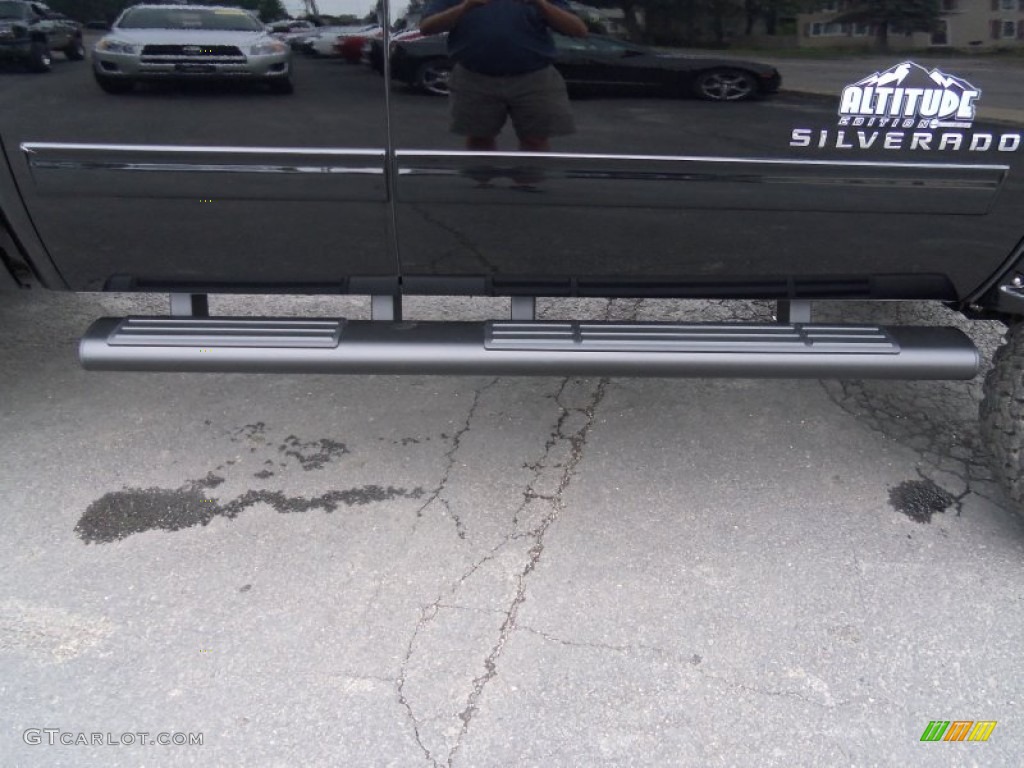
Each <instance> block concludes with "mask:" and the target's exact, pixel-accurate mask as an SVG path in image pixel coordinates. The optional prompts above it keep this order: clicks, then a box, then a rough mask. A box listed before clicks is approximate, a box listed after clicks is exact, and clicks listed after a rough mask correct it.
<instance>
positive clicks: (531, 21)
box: [423, 0, 569, 76]
mask: <svg viewBox="0 0 1024 768" xmlns="http://www.w3.org/2000/svg"><path fill="white" fill-rule="evenodd" d="M548 1H549V2H550V3H551V4H552V5H557V6H558V7H560V8H562V9H564V10H569V6H568V5H567V4H566V2H565V0H548ZM460 2H462V0H433V2H431V3H430V4H429V5H428V6H427V10H426V12H425V13H424V14H423V17H424V18H427V17H428V16H433V15H434V14H435V13H441V11H446V10H448V9H449V8H452V7H454V6H456V5H458V4H459V3H460ZM448 55H449V56H450V57H451V58H452V60H453V61H456V62H458V63H459V64H461V65H462V66H464V67H465V68H466V69H469V70H471V71H473V72H477V73H479V74H481V75H493V76H501V75H522V74H526V73H527V72H535V71H537V70H538V69H543V68H544V67H546V66H547V65H548V64H550V63H551V62H552V61H554V60H555V41H554V39H553V38H552V37H551V30H550V29H549V28H548V23H547V20H545V18H544V16H543V15H541V12H540V11H539V10H538V9H537V7H536V6H535V5H534V4H533V3H530V2H524V0H488V2H486V3H484V4H483V5H478V6H476V7H475V8H471V9H470V10H469V11H467V12H466V13H465V14H463V16H462V18H460V19H459V21H458V23H457V24H456V25H455V27H454V29H452V30H451V32H449V33H448Z"/></svg>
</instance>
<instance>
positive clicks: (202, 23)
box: [117, 8, 263, 32]
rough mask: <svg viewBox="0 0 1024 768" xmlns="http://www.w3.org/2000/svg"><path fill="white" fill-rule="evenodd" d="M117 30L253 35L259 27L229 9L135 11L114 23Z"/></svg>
mask: <svg viewBox="0 0 1024 768" xmlns="http://www.w3.org/2000/svg"><path fill="white" fill-rule="evenodd" d="M117 26H118V27H120V28H121V29H212V30H220V31H240V32H256V31H259V30H262V29H263V25H262V24H260V22H258V21H256V19H254V18H253V17H252V16H250V15H249V14H248V13H246V12H245V11H242V10H236V9H233V8H218V9H200V8H135V9H132V10H129V11H128V12H126V13H125V15H124V17H123V18H122V19H121V21H120V22H118V25H117Z"/></svg>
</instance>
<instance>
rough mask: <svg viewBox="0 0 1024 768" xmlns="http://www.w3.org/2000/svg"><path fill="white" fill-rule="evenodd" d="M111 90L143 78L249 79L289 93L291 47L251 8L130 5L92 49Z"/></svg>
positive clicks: (102, 82)
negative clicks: (272, 33)
mask: <svg viewBox="0 0 1024 768" xmlns="http://www.w3.org/2000/svg"><path fill="white" fill-rule="evenodd" d="M92 59H93V74H94V75H95V76H96V82H97V83H98V84H99V86H100V88H102V89H103V90H104V91H106V92H107V93H125V92H127V91H130V90H131V89H132V88H133V87H134V86H135V84H136V83H137V82H140V81H144V80H150V81H152V80H251V81H258V82H263V83H266V84H267V85H268V86H270V88H271V90H273V91H274V92H276V93H291V92H292V80H291V51H290V50H289V48H288V46H287V45H286V44H285V43H284V42H282V41H280V40H277V39H275V38H274V37H272V36H271V34H270V32H269V31H268V30H267V28H266V27H264V26H263V24H262V23H261V22H260V21H259V20H258V19H257V18H256V17H255V16H254V15H253V14H251V13H250V12H249V11H246V10H243V9H241V8H226V7H222V6H199V5H136V6H132V7H131V8H128V9H127V10H126V11H124V13H122V14H121V16H120V17H119V18H118V20H117V21H116V22H114V25H113V27H112V28H111V31H110V33H109V34H107V35H104V36H103V37H102V38H101V39H100V41H99V42H98V43H96V47H95V48H94V49H93V56H92Z"/></svg>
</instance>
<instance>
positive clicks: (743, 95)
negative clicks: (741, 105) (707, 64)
mask: <svg viewBox="0 0 1024 768" xmlns="http://www.w3.org/2000/svg"><path fill="white" fill-rule="evenodd" d="M693 90H694V93H695V94H696V95H697V96H698V97H700V98H702V99H707V100H708V101H742V100H743V99H749V98H751V97H753V96H755V95H757V81H756V80H754V76H753V75H751V74H750V73H749V72H744V71H743V70H741V69H712V70H709V71H707V72H701V73H700V74H699V75H697V78H696V79H695V80H694V81H693Z"/></svg>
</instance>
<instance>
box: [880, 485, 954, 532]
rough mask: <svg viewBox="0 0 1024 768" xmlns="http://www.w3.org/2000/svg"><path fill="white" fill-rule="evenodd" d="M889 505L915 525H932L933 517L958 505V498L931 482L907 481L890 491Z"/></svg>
mask: <svg viewBox="0 0 1024 768" xmlns="http://www.w3.org/2000/svg"><path fill="white" fill-rule="evenodd" d="M889 503H890V504H892V506H893V508H894V509H896V510H897V511H899V512H902V513H903V514H904V515H906V516H907V517H909V518H910V519H911V520H913V521H914V522H915V523H930V522H931V521H932V515H934V514H936V513H938V512H945V511H946V510H947V509H949V508H950V507H952V506H953V505H954V504H956V497H954V496H953V494H951V493H950V492H949V491H947V490H945V489H944V488H940V487H939V486H937V485H936V484H935V483H933V482H932V481H931V480H907V481H906V482H903V483H900V484H899V485H897V486H896V487H894V488H890V489H889Z"/></svg>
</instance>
